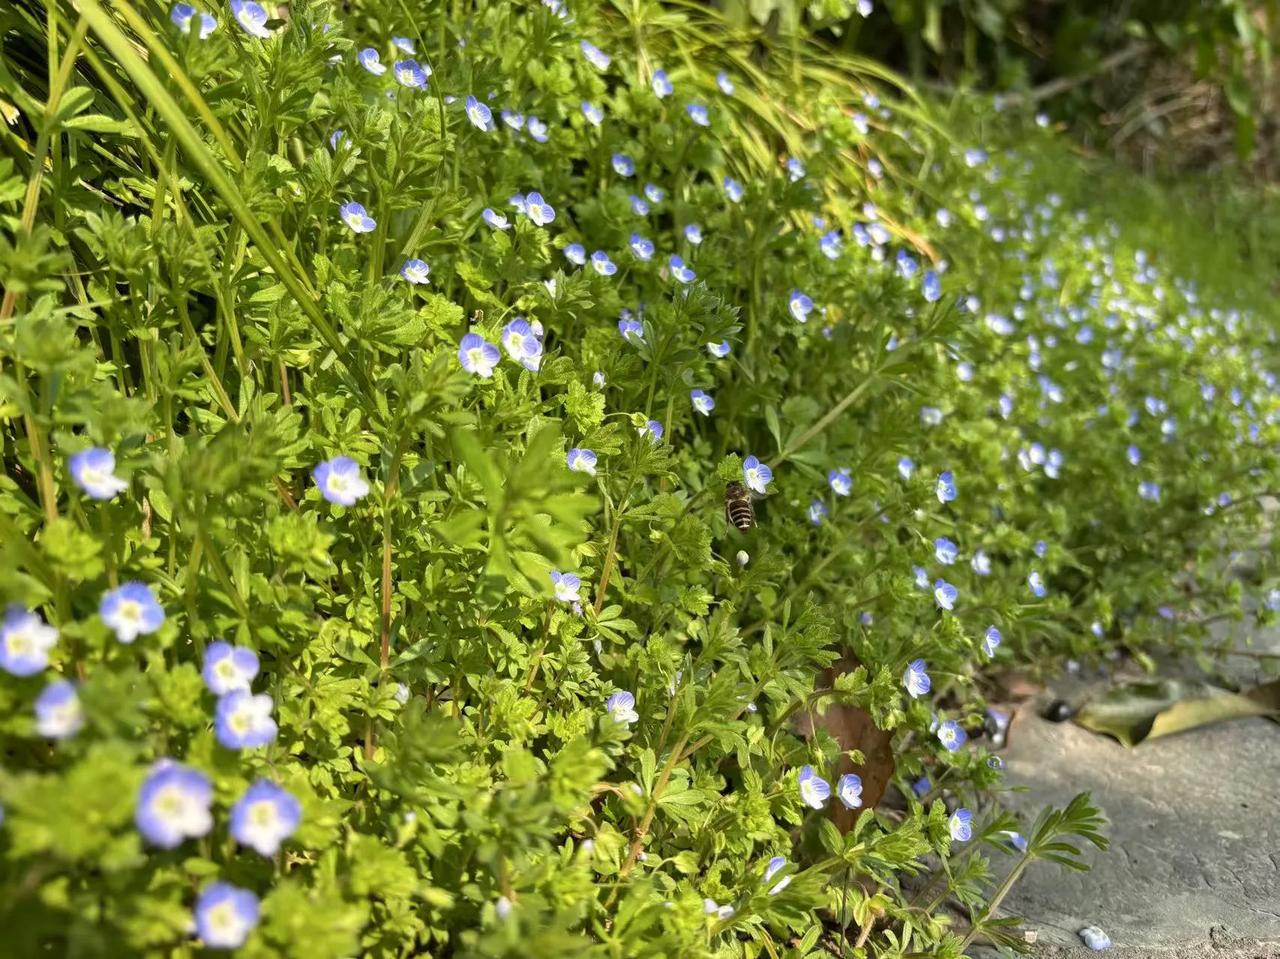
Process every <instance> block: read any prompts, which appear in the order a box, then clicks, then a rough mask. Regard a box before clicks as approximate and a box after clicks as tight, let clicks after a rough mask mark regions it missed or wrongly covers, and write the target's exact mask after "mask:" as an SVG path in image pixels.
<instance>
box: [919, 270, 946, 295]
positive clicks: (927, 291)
mask: <svg viewBox="0 0 1280 959" xmlns="http://www.w3.org/2000/svg"><path fill="white" fill-rule="evenodd" d="M923 289H924V298H925V299H926V300H927V301H928V302H930V303H937V302H938V300H940V299H942V281H941V280H939V279H938V274H937V273H935V272H934V271H933V270H925V271H924V285H923Z"/></svg>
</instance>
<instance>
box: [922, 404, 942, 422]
mask: <svg viewBox="0 0 1280 959" xmlns="http://www.w3.org/2000/svg"><path fill="white" fill-rule="evenodd" d="M942 419H943V417H942V410H940V409H938V408H937V407H936V406H922V407H920V422H921V423H923V424H924V425H925V426H937V425H939V424H940V423H941V422H942Z"/></svg>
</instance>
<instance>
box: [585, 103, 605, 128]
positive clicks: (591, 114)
mask: <svg viewBox="0 0 1280 959" xmlns="http://www.w3.org/2000/svg"><path fill="white" fill-rule="evenodd" d="M582 115H583V116H584V117H586V118H587V122H588V123H590V124H591V125H592V126H593V127H598V126H599V125H600V124H602V123H603V122H604V111H603V110H601V109H600V108H599V107H598V106H596V105H595V104H594V103H592V102H591V101H590V100H583V101H582Z"/></svg>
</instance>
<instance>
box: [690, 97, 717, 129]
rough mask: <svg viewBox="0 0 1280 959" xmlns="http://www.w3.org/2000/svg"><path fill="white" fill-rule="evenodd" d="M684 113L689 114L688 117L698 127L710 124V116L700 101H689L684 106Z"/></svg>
mask: <svg viewBox="0 0 1280 959" xmlns="http://www.w3.org/2000/svg"><path fill="white" fill-rule="evenodd" d="M684 111H685V113H687V114H689V119H690V120H692V121H693V122H694V124H696V125H697V126H700V127H709V126H711V117H710V116H709V115H708V113H707V108H706V107H705V106H704V105H703V104H701V103H690V104H689V105H688V106H687V107H685V108H684Z"/></svg>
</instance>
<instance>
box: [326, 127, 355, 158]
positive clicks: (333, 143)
mask: <svg viewBox="0 0 1280 959" xmlns="http://www.w3.org/2000/svg"><path fill="white" fill-rule="evenodd" d="M350 142H351V138H350V137H349V136H347V131H346V130H334V131H333V132H332V133H330V134H329V149H330V150H333V151H334V152H335V153H336V152H337V151H338V149H339V148H340V147H341V146H342V145H343V144H344V143H350Z"/></svg>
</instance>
